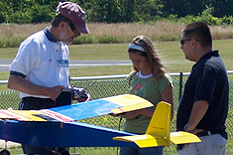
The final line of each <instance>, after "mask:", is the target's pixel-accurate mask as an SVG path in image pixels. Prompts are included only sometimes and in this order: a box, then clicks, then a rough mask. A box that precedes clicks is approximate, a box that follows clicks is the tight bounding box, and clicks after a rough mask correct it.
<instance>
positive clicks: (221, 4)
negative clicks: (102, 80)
mask: <svg viewBox="0 0 233 155" xmlns="http://www.w3.org/2000/svg"><path fill="white" fill-rule="evenodd" d="M70 1H72V2H75V3H77V4H79V5H80V6H81V7H82V8H83V9H84V10H85V11H86V14H87V21H88V22H106V23H128V22H139V23H144V22H148V21H152V20H157V19H160V18H167V17H171V15H172V17H176V18H182V17H186V16H200V15H201V13H202V12H203V10H205V9H206V8H211V12H209V13H211V16H213V17H217V18H228V17H231V19H232V15H233V9H232V8H233V1H232V0H195V1H194V0H70ZM58 2H59V0H0V23H17V24H26V23H42V22H50V21H51V20H52V18H53V17H54V15H55V9H56V6H57V5H58Z"/></svg>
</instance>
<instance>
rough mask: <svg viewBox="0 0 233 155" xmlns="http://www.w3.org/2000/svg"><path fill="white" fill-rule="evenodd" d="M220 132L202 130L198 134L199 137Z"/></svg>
mask: <svg viewBox="0 0 233 155" xmlns="http://www.w3.org/2000/svg"><path fill="white" fill-rule="evenodd" d="M218 133H219V132H213V131H207V130H205V131H202V132H198V133H197V134H196V135H197V137H202V136H207V135H208V136H210V135H213V134H218Z"/></svg>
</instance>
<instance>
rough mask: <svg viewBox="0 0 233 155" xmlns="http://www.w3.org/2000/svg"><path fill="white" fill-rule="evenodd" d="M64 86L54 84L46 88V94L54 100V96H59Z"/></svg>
mask: <svg viewBox="0 0 233 155" xmlns="http://www.w3.org/2000/svg"><path fill="white" fill-rule="evenodd" d="M64 88H65V87H64V86H60V85H57V86H54V87H51V88H47V91H48V96H49V97H50V98H51V99H52V100H53V101H56V98H57V97H58V96H59V94H60V93H61V90H62V89H64Z"/></svg>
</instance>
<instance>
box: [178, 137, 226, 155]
mask: <svg viewBox="0 0 233 155" xmlns="http://www.w3.org/2000/svg"><path fill="white" fill-rule="evenodd" d="M199 138H200V140H201V142H200V143H190V144H187V145H185V146H184V148H183V149H182V150H179V155H207V154H208V155H225V150H226V143H227V141H226V139H225V138H223V137H222V136H221V135H220V134H213V135H207V136H202V137H199Z"/></svg>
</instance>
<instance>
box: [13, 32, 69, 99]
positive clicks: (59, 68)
mask: <svg viewBox="0 0 233 155" xmlns="http://www.w3.org/2000/svg"><path fill="white" fill-rule="evenodd" d="M68 60H69V49H68V46H67V45H66V44H64V43H63V42H56V40H55V39H54V37H53V36H52V34H51V33H50V32H48V31H47V30H42V31H39V32H37V33H35V34H33V35H31V36H29V37H28V38H27V39H26V40H24V41H23V42H22V43H21V45H20V47H19V50H18V53H17V56H16V57H15V59H14V60H13V62H12V64H11V66H10V74H15V75H20V76H22V77H25V78H26V79H28V80H29V81H31V82H32V83H34V84H36V85H40V86H45V87H53V86H56V85H63V86H65V87H68V85H69V61H68ZM28 96H30V97H40V98H48V96H38V95H31V94H27V93H23V92H20V98H23V97H28Z"/></svg>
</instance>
